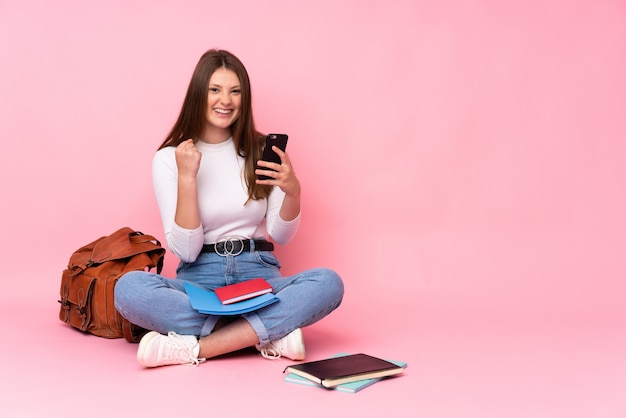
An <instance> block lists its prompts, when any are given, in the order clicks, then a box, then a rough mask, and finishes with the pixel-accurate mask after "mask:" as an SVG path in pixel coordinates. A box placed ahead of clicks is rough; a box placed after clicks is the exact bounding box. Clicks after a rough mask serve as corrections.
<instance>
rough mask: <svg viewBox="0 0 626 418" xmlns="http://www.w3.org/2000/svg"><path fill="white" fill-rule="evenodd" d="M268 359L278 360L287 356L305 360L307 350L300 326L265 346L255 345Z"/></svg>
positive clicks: (292, 358)
mask: <svg viewBox="0 0 626 418" xmlns="http://www.w3.org/2000/svg"><path fill="white" fill-rule="evenodd" d="M255 347H256V349H257V350H259V351H260V352H261V355H262V356H263V357H265V358H266V359H270V360H276V359H279V358H281V357H286V358H288V359H291V360H304V356H305V355H306V351H305V349H304V337H303V336H302V330H301V329H300V328H297V329H295V330H294V331H292V332H290V333H289V334H287V335H285V336H284V337H283V338H281V339H280V340H276V341H272V342H270V343H269V344H267V345H266V346H265V347H261V346H259V345H256V346H255Z"/></svg>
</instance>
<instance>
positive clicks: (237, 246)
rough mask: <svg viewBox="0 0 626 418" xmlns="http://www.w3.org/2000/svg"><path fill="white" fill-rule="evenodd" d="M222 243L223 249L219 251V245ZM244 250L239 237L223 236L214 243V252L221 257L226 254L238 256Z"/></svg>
mask: <svg viewBox="0 0 626 418" xmlns="http://www.w3.org/2000/svg"><path fill="white" fill-rule="evenodd" d="M220 244H221V245H222V248H223V250H222V251H220V249H219V247H218V246H219V245H220ZM243 250H244V245H243V240H242V239H241V238H225V239H223V240H220V241H217V242H216V243H215V253H216V254H217V255H219V256H221V257H226V256H229V255H230V256H232V257H235V256H238V255H239V254H241V253H242V252H243Z"/></svg>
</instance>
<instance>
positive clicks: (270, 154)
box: [259, 134, 288, 180]
mask: <svg viewBox="0 0 626 418" xmlns="http://www.w3.org/2000/svg"><path fill="white" fill-rule="evenodd" d="M287 139H288V136H287V135H285V134H269V135H267V137H266V138H265V148H263V156H262V157H261V159H262V160H263V161H269V162H272V163H276V164H280V163H281V161H280V157H279V156H278V154H276V153H275V152H274V151H273V150H272V146H274V145H276V146H277V147H278V148H280V149H281V150H282V151H283V152H284V151H285V150H286V149H287ZM263 169H265V170H268V169H267V168H265V167H263ZM270 178H271V177H268V176H264V175H260V176H259V179H261V180H267V179H270Z"/></svg>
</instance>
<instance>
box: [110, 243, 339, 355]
mask: <svg viewBox="0 0 626 418" xmlns="http://www.w3.org/2000/svg"><path fill="white" fill-rule="evenodd" d="M256 277H263V278H264V279H265V280H267V281H268V282H269V283H270V284H271V285H272V287H273V288H274V294H276V295H277V296H278V297H279V298H280V301H279V302H276V303H274V304H272V305H269V306H267V307H265V308H262V309H259V310H257V311H254V312H250V313H246V314H243V315H241V316H242V317H243V318H245V319H246V320H247V321H248V322H249V323H250V325H251V326H252V328H253V329H254V331H255V332H256V334H257V335H258V337H259V344H261V345H265V344H267V343H269V342H270V341H276V340H278V339H280V338H282V337H284V336H285V335H287V334H289V333H290V332H291V331H293V330H294V329H296V328H301V327H305V326H307V325H311V324H313V323H315V322H317V321H319V320H320V319H322V318H323V317H325V316H326V315H328V314H329V313H330V312H332V311H333V310H335V309H336V308H337V307H338V306H339V304H340V303H341V300H342V298H343V282H342V281H341V278H340V277H339V276H338V275H337V273H335V272H334V271H332V270H329V269H325V268H318V269H311V270H306V271H304V272H302V273H300V274H296V275H294V276H290V277H282V276H281V274H280V263H279V261H278V259H277V258H276V257H275V256H274V254H273V253H272V252H267V251H250V252H243V253H241V254H239V255H237V256H230V255H229V256H220V255H218V254H215V253H201V254H200V255H199V256H198V259H197V260H196V261H194V262H193V263H183V262H181V263H180V265H179V266H178V269H177V270H176V279H169V278H165V277H163V276H161V275H158V274H155V273H150V272H145V271H134V272H129V273H126V274H125V275H124V276H122V277H121V278H120V279H119V280H118V282H117V284H116V286H115V307H116V308H117V310H118V311H119V312H120V314H122V316H124V317H125V318H126V319H128V320H129V321H130V322H132V323H133V324H135V325H138V326H140V327H143V328H146V329H149V330H154V331H158V332H160V333H162V334H166V333H167V332H169V331H174V332H176V333H178V334H181V335H196V336H200V337H204V336H206V335H209V334H210V333H211V331H212V330H213V328H214V326H215V324H216V323H217V321H218V320H219V318H220V317H219V316H216V315H206V314H201V313H199V312H198V311H196V310H195V309H193V308H192V307H191V305H190V303H189V297H188V296H187V294H186V293H185V290H184V286H183V283H184V282H185V281H187V282H190V283H193V284H194V285H196V286H199V287H202V288H204V289H207V290H212V289H215V288H216V287H220V286H225V285H227V284H232V283H237V282H240V281H244V280H247V279H253V278H256Z"/></svg>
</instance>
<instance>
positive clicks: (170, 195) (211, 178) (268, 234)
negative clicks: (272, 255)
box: [152, 138, 300, 262]
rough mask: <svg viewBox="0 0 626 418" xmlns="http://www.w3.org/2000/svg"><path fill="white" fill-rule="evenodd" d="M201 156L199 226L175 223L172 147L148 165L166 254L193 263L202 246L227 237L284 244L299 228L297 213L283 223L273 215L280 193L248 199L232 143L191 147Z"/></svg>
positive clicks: (241, 161)
mask: <svg viewBox="0 0 626 418" xmlns="http://www.w3.org/2000/svg"><path fill="white" fill-rule="evenodd" d="M195 145H196V147H197V148H198V150H199V151H200V152H201V153H202V159H201V162H200V168H199V170H198V175H197V187H198V206H199V209H200V219H201V225H200V226H199V227H198V228H196V229H185V228H181V227H180V226H178V225H177V224H176V223H175V222H174V216H175V214H176V201H177V195H178V168H177V165H176V157H175V154H174V153H175V151H176V148H175V147H167V148H163V149H161V150H159V151H157V152H156V153H155V155H154V158H153V160H152V181H153V187H154V193H155V195H156V200H157V204H158V206H159V210H160V212H161V220H162V222H163V230H164V233H165V239H166V241H167V246H168V247H169V249H170V251H172V253H174V255H176V256H177V257H178V258H179V259H180V260H181V261H184V262H193V261H195V260H196V258H197V257H198V254H200V250H201V249H202V245H203V244H212V243H215V242H217V241H219V240H220V239H224V238H226V237H236V238H242V239H260V238H264V239H269V238H271V239H272V240H273V241H274V242H276V243H277V244H280V245H284V244H286V243H288V242H289V241H290V240H291V239H292V238H293V237H294V235H295V234H296V232H297V230H298V227H299V225H300V214H298V216H297V217H296V218H295V219H294V220H292V221H290V222H285V221H284V220H282V219H281V218H280V216H279V215H278V213H279V211H280V207H281V205H282V202H283V199H284V197H285V195H284V193H283V191H282V190H280V188H278V187H274V190H272V192H271V194H270V196H269V197H268V198H267V199H263V200H250V201H248V203H246V201H247V200H248V190H247V187H246V182H245V179H244V177H243V167H244V159H243V157H240V156H239V155H237V152H236V150H235V145H234V142H233V140H232V138H231V139H229V140H227V141H225V142H222V143H220V144H207V143H205V142H202V141H198V142H196V144H195Z"/></svg>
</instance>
